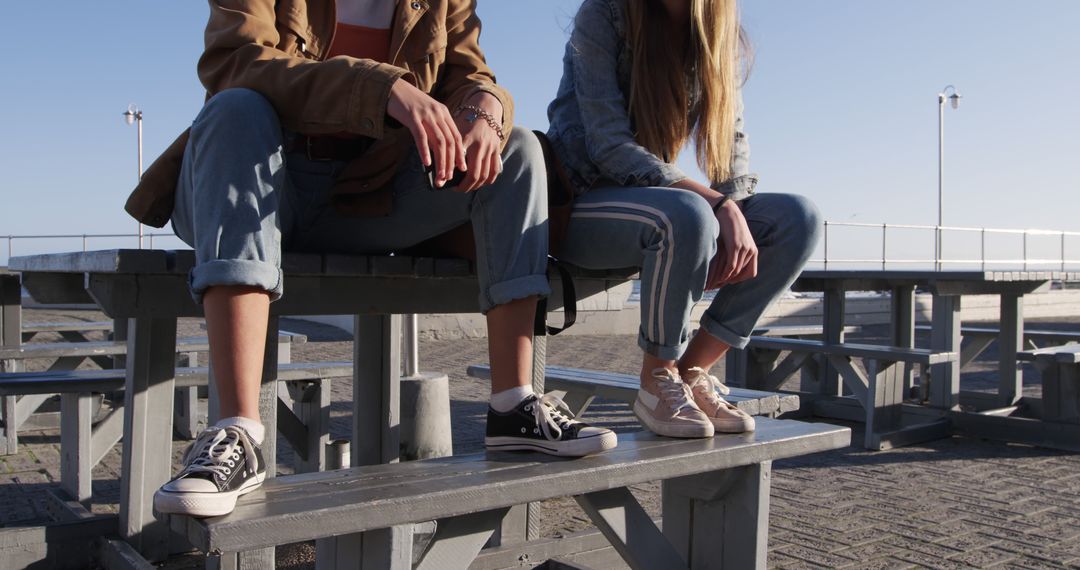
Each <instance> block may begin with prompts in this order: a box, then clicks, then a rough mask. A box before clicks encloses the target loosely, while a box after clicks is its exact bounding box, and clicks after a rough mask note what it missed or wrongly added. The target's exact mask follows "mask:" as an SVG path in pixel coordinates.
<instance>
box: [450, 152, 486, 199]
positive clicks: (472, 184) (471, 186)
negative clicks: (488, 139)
mask: <svg viewBox="0 0 1080 570" xmlns="http://www.w3.org/2000/svg"><path fill="white" fill-rule="evenodd" d="M479 152H480V146H479V145H476V144H473V145H471V146H469V147H468V148H467V149H466V156H465V158H466V160H467V161H468V163H469V164H472V165H474V167H473V168H470V169H468V170H466V171H465V179H464V180H462V182H461V185H460V186H458V187H457V188H455V190H457V191H458V192H472V191H473V190H476V189H477V188H479V187H480V180H479V179H478V178H477V177H478V176H479V175H480V169H479V168H476V166H475V165H476V164H477V162H476V155H477V154H478V153H479Z"/></svg>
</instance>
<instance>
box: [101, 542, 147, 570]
mask: <svg viewBox="0 0 1080 570" xmlns="http://www.w3.org/2000/svg"><path fill="white" fill-rule="evenodd" d="M97 545H98V549H97V550H98V558H99V560H100V562H101V565H102V567H104V568H108V569H109V570H154V569H155V568H157V566H154V565H153V564H151V563H149V562H147V561H146V559H144V558H143V557H142V556H140V555H139V553H138V552H136V551H135V549H134V548H132V547H131V545H130V544H128V543H126V542H124V541H122V540H115V539H110V538H106V537H101V538H99V539H98V541H97Z"/></svg>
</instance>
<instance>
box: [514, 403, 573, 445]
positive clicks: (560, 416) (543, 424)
mask: <svg viewBox="0 0 1080 570" xmlns="http://www.w3.org/2000/svg"><path fill="white" fill-rule="evenodd" d="M565 395H566V392H564V391H561V390H556V391H553V392H548V393H547V394H544V395H543V396H541V397H540V398H538V399H537V400H536V402H534V403H532V404H529V405H528V406H527V407H526V409H525V411H531V412H532V413H533V419H534V420H535V421H536V423H537V425H539V426H540V429H541V430H543V433H544V437H545V438H547V439H548V441H557V440H558V439H559V438H561V437H562V434H563V432H564V431H566V430H568V429H570V427H571V426H572V425H573V424H574V414H573V413H572V412H571V411H570V407H569V406H567V405H566V402H564V401H563V396H565ZM529 408H531V410H530V409H529ZM563 410H566V412H565V413H564V412H563Z"/></svg>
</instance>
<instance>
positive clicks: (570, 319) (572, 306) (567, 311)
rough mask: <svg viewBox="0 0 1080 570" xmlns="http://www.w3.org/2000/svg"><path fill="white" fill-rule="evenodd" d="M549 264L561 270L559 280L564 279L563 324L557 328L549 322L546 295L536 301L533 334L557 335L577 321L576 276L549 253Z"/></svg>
mask: <svg viewBox="0 0 1080 570" xmlns="http://www.w3.org/2000/svg"><path fill="white" fill-rule="evenodd" d="M548 265H550V266H552V267H554V268H555V269H556V270H558V271H559V280H560V281H562V299H563V326H562V327H558V328H556V327H553V326H551V325H549V324H547V298H546V297H544V298H541V299H540V300H539V301H537V303H536V320H535V321H534V324H533V334H536V335H545V334H547V335H551V336H555V335H557V334H559V333H561V332H563V331H564V330H566V329H568V328H570V327H572V326H574V322H576V321H577V290H576V289H574V278H573V277H571V276H570V272H569V271H567V269H566V266H565V265H563V264H562V262H560V261H559V260H558V259H555V258H554V257H551V256H550V255H549V256H548Z"/></svg>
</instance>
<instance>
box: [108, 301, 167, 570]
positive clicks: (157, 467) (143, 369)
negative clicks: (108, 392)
mask: <svg viewBox="0 0 1080 570" xmlns="http://www.w3.org/2000/svg"><path fill="white" fill-rule="evenodd" d="M129 329H130V330H129V336H128V351H127V356H128V367H127V381H126V386H125V390H124V434H125V437H124V450H123V469H122V471H121V478H120V487H121V490H120V493H121V500H120V536H121V537H122V538H124V539H125V540H127V541H128V543H129V544H131V545H132V546H134V547H135V549H136V550H138V551H139V552H140V553H141V554H142V555H143V556H144V557H146V558H147V559H148V560H152V561H156V560H163V559H164V558H165V557H166V556H167V555H168V553H169V542H168V540H169V528H168V527H167V526H166V525H165V524H164V523H163V522H161V521H158V520H157V519H156V518H155V517H154V514H153V496H154V492H155V491H156V490H157V488H158V487H160V486H161V485H162V484H164V483H165V482H166V481H168V479H169V477H170V475H171V473H170V471H171V469H172V465H171V463H172V457H171V454H169V453H161V450H162V449H172V411H173V402H172V399H173V379H174V377H175V365H174V358H175V357H174V355H175V354H176V319H175V318H171V319H169V318H162V319H147V318H143V319H133V322H131V323H130V324H129Z"/></svg>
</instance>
